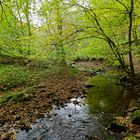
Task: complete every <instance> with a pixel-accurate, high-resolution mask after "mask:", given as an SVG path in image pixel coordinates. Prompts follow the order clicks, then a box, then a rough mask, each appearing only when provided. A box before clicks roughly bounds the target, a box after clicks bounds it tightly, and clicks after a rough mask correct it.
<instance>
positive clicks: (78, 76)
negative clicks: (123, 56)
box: [0, 60, 139, 140]
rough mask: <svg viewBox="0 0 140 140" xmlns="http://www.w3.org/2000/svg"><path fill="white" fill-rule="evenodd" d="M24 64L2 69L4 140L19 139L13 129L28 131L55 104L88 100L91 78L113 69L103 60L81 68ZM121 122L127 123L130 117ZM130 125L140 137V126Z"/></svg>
mask: <svg viewBox="0 0 140 140" xmlns="http://www.w3.org/2000/svg"><path fill="white" fill-rule="evenodd" d="M8 63H9V62H8ZM21 64H22V63H21ZM21 64H20V65H18V64H16V65H14V64H11V65H7V64H3V65H1V66H0V67H1V69H0V70H1V72H0V76H1V80H0V140H4V139H8V138H9V139H11V140H12V139H13V140H14V139H16V138H15V132H14V131H13V129H11V128H21V129H25V130H27V131H28V130H29V129H30V127H31V124H33V123H34V122H35V120H36V119H38V118H41V117H45V116H48V114H49V112H50V111H51V110H52V108H53V105H57V106H63V105H64V103H66V102H69V100H70V99H71V98H73V97H79V96H80V97H85V96H86V87H85V82H86V81H87V79H88V77H89V76H92V75H95V74H96V72H102V71H106V70H109V69H110V68H109V67H108V66H107V65H106V64H105V63H104V62H103V61H100V60H97V61H88V62H86V61H79V62H76V63H74V65H76V67H77V68H73V66H72V67H71V66H65V67H64V66H58V65H55V66H52V67H46V65H45V64H42V66H40V64H39V66H36V65H34V64H32V63H31V64H29V65H26V66H22V65H21ZM83 68H84V70H83V71H79V70H78V69H83ZM91 70H92V71H91ZM118 120H120V121H121V122H122V123H123V124H124V122H128V121H127V120H128V117H127V116H126V117H124V118H118ZM128 123H129V126H131V127H130V129H134V128H136V131H138V132H137V134H139V126H137V125H136V126H132V125H131V122H128ZM128 123H125V125H128ZM7 132H8V133H7Z"/></svg>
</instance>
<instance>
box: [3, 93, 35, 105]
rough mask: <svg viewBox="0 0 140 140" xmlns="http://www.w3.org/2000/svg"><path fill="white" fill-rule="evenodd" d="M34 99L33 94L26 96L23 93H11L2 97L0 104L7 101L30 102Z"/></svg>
mask: <svg viewBox="0 0 140 140" xmlns="http://www.w3.org/2000/svg"><path fill="white" fill-rule="evenodd" d="M32 97H33V95H32V94H27V95H25V94H24V93H23V92H16V93H15V92H13V93H9V94H8V95H5V96H3V97H0V104H2V103H5V102H7V101H14V102H23V101H28V100H30V99H31V98H32Z"/></svg>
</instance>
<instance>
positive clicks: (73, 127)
mask: <svg viewBox="0 0 140 140" xmlns="http://www.w3.org/2000/svg"><path fill="white" fill-rule="evenodd" d="M88 84H89V85H90V88H88V91H87V92H88V94H87V97H84V98H81V97H78V98H72V99H71V100H70V102H68V103H66V104H65V105H63V106H54V107H53V110H52V111H51V112H50V114H49V117H46V118H45V117H44V118H40V119H38V120H36V123H35V124H34V125H32V129H30V130H29V131H28V132H26V131H25V130H18V131H17V140H27V139H28V140H90V139H91V140H92V139H95V140H96V139H99V140H119V139H121V134H120V133H113V132H111V131H110V130H108V129H107V128H106V126H107V125H108V124H109V123H110V122H111V121H112V116H113V115H114V114H117V115H122V114H123V113H124V111H125V109H126V108H127V107H128V105H129V103H130V98H128V96H129V94H128V93H127V92H126V90H124V89H123V88H122V87H121V86H119V85H117V84H116V82H115V81H114V80H112V79H110V78H106V77H104V76H95V77H93V78H90V79H89V81H88ZM126 93H127V94H126Z"/></svg>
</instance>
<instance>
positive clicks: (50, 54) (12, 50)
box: [0, 0, 140, 74]
mask: <svg viewBox="0 0 140 140" xmlns="http://www.w3.org/2000/svg"><path fill="white" fill-rule="evenodd" d="M139 10H140V2H139V1H137V0H121V1H120V0H98V1H93V0H1V1H0V55H10V56H14V57H22V58H26V59H33V60H43V61H46V60H47V61H55V62H58V63H60V62H64V61H72V60H75V59H78V58H79V59H86V58H90V59H92V58H94V57H95V58H104V59H105V60H106V61H107V62H108V63H111V64H113V65H121V67H122V69H123V70H124V71H125V72H127V73H133V74H134V68H133V55H135V54H138V53H139V36H140V33H139V32H140V27H139V25H140V20H139V16H140V15H139V12H138V11H139ZM126 59H128V60H129V64H127V65H129V66H128V67H126V62H125V60H126Z"/></svg>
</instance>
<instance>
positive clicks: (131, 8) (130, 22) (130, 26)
mask: <svg viewBox="0 0 140 140" xmlns="http://www.w3.org/2000/svg"><path fill="white" fill-rule="evenodd" d="M133 9H134V1H133V0H131V4H130V11H129V34H128V39H129V51H128V54H129V63H130V76H131V77H134V75H135V72H134V65H133V57H132V42H131V41H132V26H133V25H132V23H133V22H132V20H133Z"/></svg>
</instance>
